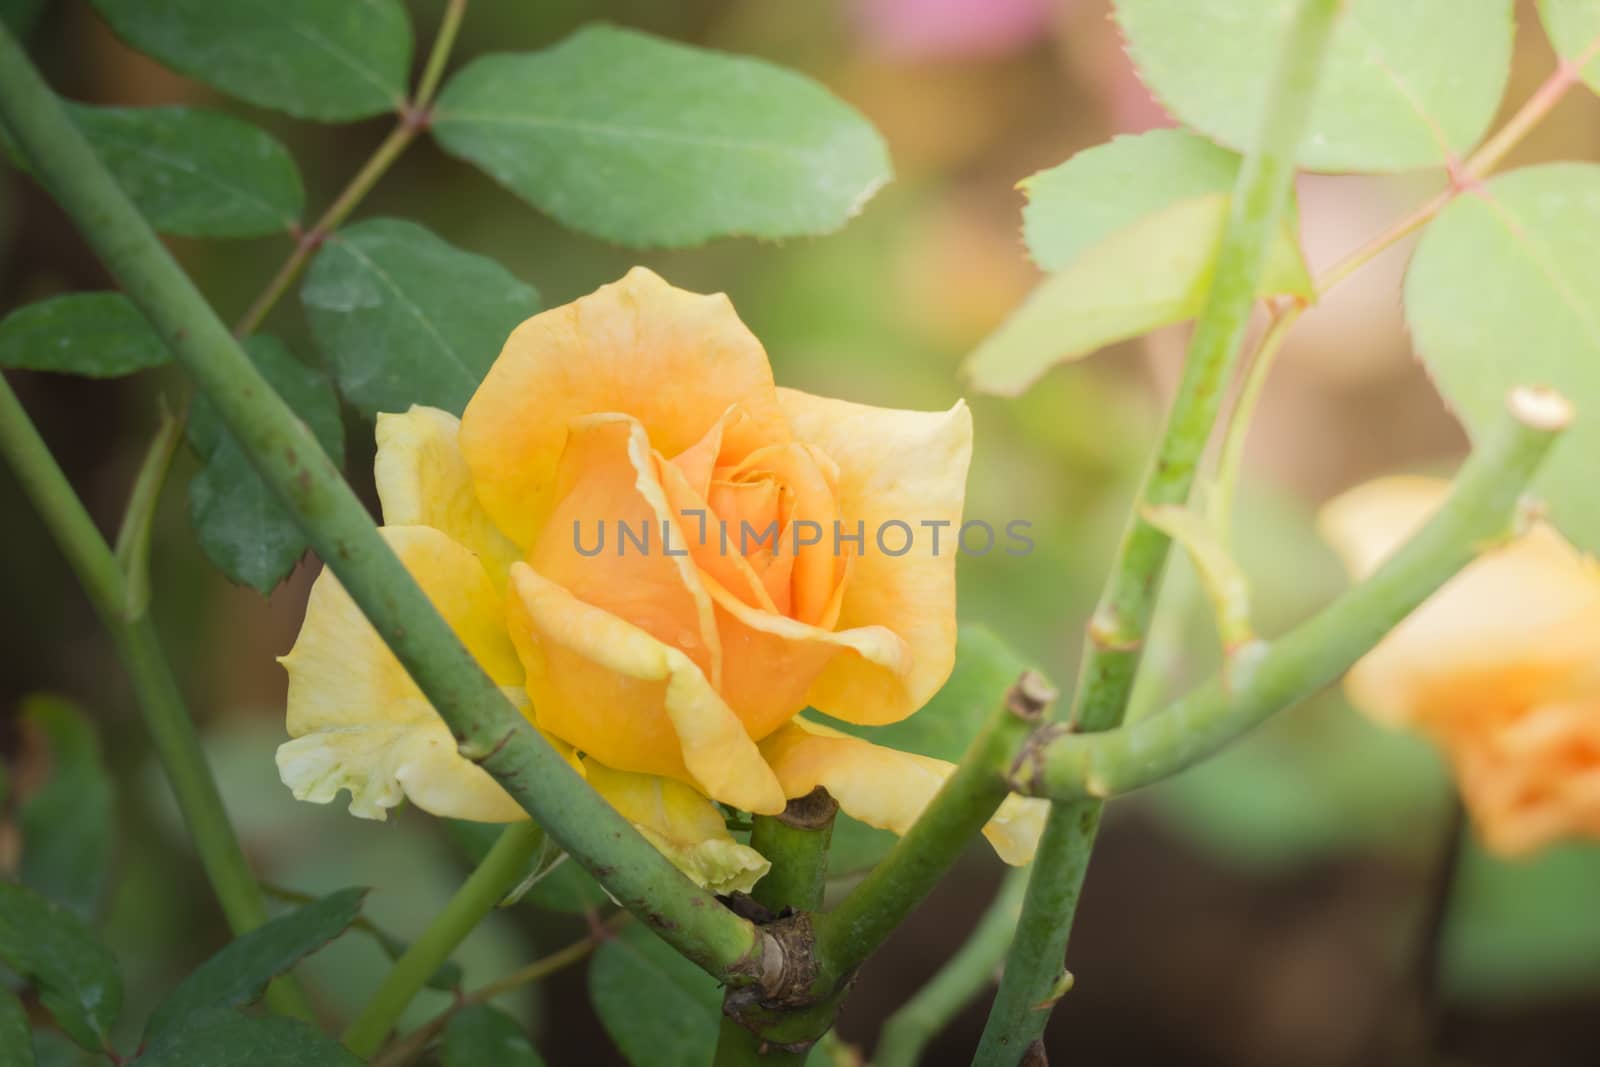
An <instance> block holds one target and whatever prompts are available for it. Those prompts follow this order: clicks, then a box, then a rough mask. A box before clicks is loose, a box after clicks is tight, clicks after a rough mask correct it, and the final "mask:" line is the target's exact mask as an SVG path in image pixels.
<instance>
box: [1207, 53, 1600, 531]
mask: <svg viewBox="0 0 1600 1067" xmlns="http://www.w3.org/2000/svg"><path fill="white" fill-rule="evenodd" d="M1596 55H1600V37H1596V38H1594V39H1593V40H1591V41H1590V42H1589V43H1588V45H1587V46H1585V47H1584V49H1583V51H1582V52H1580V53H1579V54H1578V55H1577V56H1575V57H1574V58H1572V59H1570V60H1563V61H1561V62H1559V63H1557V64H1556V69H1555V70H1553V71H1551V72H1550V76H1549V77H1547V78H1546V79H1545V80H1544V82H1543V83H1542V84H1541V85H1540V86H1539V88H1538V89H1536V90H1535V91H1534V93H1533V95H1532V96H1530V97H1528V99H1527V100H1526V101H1524V102H1523V104H1522V106H1521V107H1519V108H1518V109H1517V110H1516V112H1515V113H1514V114H1513V115H1512V116H1511V117H1510V118H1509V119H1507V120H1506V123H1505V125H1504V126H1502V127H1500V129H1499V130H1498V131H1496V133H1495V135H1494V136H1493V137H1491V138H1489V139H1488V140H1487V141H1485V142H1484V143H1483V144H1482V145H1481V146H1479V148H1478V150H1477V151H1476V152H1474V153H1472V155H1471V157H1469V158H1468V159H1467V160H1466V162H1464V163H1463V164H1461V167H1460V169H1459V175H1460V176H1461V177H1463V178H1465V179H1467V180H1465V181H1462V180H1460V179H1459V178H1458V180H1457V181H1456V182H1454V183H1453V184H1452V185H1451V187H1450V188H1447V189H1445V190H1444V191H1443V192H1441V193H1439V194H1437V195H1435V196H1433V197H1430V198H1429V199H1428V201H1427V202H1426V203H1425V204H1423V205H1422V206H1421V207H1419V208H1417V209H1416V210H1415V211H1413V212H1411V213H1410V214H1409V215H1406V216H1405V217H1404V218H1402V219H1400V220H1399V221H1398V222H1396V223H1394V224H1393V225H1392V226H1390V227H1389V228H1388V229H1386V230H1384V231H1383V232H1382V233H1380V234H1378V235H1377V236H1376V237H1374V238H1372V239H1371V240H1369V241H1367V242H1366V243H1365V244H1363V245H1362V246H1361V247H1360V248H1358V249H1356V250H1355V251H1354V252H1351V253H1350V254H1349V255H1347V256H1345V257H1344V258H1343V259H1341V260H1339V262H1337V263H1335V264H1334V265H1333V266H1331V267H1329V268H1328V269H1327V270H1326V271H1324V272H1323V273H1322V274H1320V275H1319V276H1318V277H1317V284H1316V292H1317V300H1318V301H1320V300H1321V299H1322V298H1323V297H1324V296H1326V295H1327V294H1328V293H1329V292H1330V291H1331V290H1333V289H1334V288H1335V287H1336V286H1338V285H1339V284H1340V283H1341V282H1343V281H1344V280H1345V279H1347V278H1349V277H1350V276H1351V275H1353V274H1355V273H1356V271H1358V270H1360V269H1361V268H1362V267H1364V266H1366V265H1367V264H1368V263H1370V262H1372V260H1373V259H1375V258H1377V256H1378V255H1379V254H1380V253H1382V252H1384V251H1386V250H1388V249H1389V248H1391V247H1393V246H1394V245H1395V244H1396V243H1397V242H1399V241H1400V240H1401V239H1403V238H1405V237H1407V236H1409V235H1411V234H1413V233H1415V232H1416V231H1418V230H1420V229H1422V227H1424V226H1426V225H1427V224H1428V223H1430V222H1432V221H1433V220H1434V217H1435V216H1437V215H1438V214H1439V212H1441V211H1443V210H1444V209H1445V208H1446V207H1448V206H1449V205H1450V204H1451V202H1453V201H1454V200H1455V198H1456V197H1458V196H1460V195H1461V193H1462V192H1464V191H1466V190H1468V189H1470V188H1471V187H1472V183H1473V182H1476V181H1481V180H1482V179H1483V178H1485V177H1487V176H1488V175H1489V174H1490V172H1492V171H1493V170H1494V169H1495V167H1496V166H1498V165H1499V164H1500V163H1501V162H1502V161H1503V160H1504V159H1505V157H1506V155H1507V154H1508V153H1510V151H1511V150H1512V149H1513V148H1515V147H1516V146H1517V145H1518V144H1521V143H1522V140H1523V138H1525V137H1527V136H1528V134H1529V133H1531V132H1532V131H1533V130H1534V129H1535V128H1537V127H1538V125H1539V124H1540V123H1541V122H1543V121H1544V120H1545V119H1546V118H1547V117H1548V116H1549V114H1550V112H1551V110H1553V109H1554V108H1555V106H1556V104H1558V103H1560V102H1561V99H1562V97H1564V96H1566V94H1567V90H1569V89H1571V88H1572V86H1573V85H1575V84H1576V83H1577V82H1578V81H1579V79H1580V77H1581V73H1582V71H1583V68H1584V67H1585V66H1586V65H1587V64H1588V63H1589V61H1590V60H1592V59H1594V57H1595V56H1596ZM1307 307H1308V305H1306V304H1303V303H1294V304H1289V305H1287V306H1284V307H1281V308H1279V309H1278V311H1277V312H1276V314H1274V316H1273V319H1272V322H1271V324H1270V325H1269V326H1268V328H1267V330H1266V332H1265V333H1263V334H1262V337H1261V341H1260V343H1259V347H1258V348H1257V351H1256V356H1255V359H1254V360H1252V361H1251V364H1250V369H1249V372H1248V374H1247V376H1246V378H1245V383H1244V388H1243V390H1242V391H1241V392H1240V394H1239V399H1238V401H1237V402H1236V403H1235V404H1234V408H1233V412H1232V414H1230V415H1229V417H1228V429H1227V436H1226V438H1225V439H1224V442H1223V447H1222V454H1221V458H1220V459H1219V461H1218V463H1217V493H1216V496H1215V497H1213V499H1212V501H1211V508H1210V509H1209V515H1210V518H1211V521H1212V523H1213V524H1214V525H1216V527H1217V529H1218V530H1220V531H1222V537H1223V540H1224V541H1226V540H1227V536H1228V533H1227V532H1228V526H1229V524H1230V522H1231V521H1232V513H1233V500H1234V496H1235V494H1236V492H1237V489H1238V484H1239V472H1240V469H1241V468H1242V467H1243V465H1244V445H1245V438H1246V437H1247V436H1248V435H1249V433H1250V426H1251V424H1252V423H1253V422H1254V421H1255V411H1256V407H1257V404H1258V402H1259V401H1260V399H1261V392H1262V389H1263V388H1264V387H1265V385H1266V381H1267V377H1268V376H1269V375H1270V374H1271V372H1272V366H1273V363H1274V362H1275V361H1276V359H1277V355H1278V351H1279V350H1280V349H1281V348H1282V346H1283V342H1284V341H1285V340H1286V339H1287V338H1288V335H1289V331H1290V330H1291V329H1293V327H1294V324H1295V323H1296V322H1297V321H1299V319H1300V316H1301V315H1303V314H1305V312H1306V310H1307Z"/></svg>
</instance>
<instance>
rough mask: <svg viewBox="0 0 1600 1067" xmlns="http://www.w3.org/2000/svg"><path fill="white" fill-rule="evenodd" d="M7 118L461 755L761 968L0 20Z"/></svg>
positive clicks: (641, 910) (689, 938) (716, 955)
mask: <svg viewBox="0 0 1600 1067" xmlns="http://www.w3.org/2000/svg"><path fill="white" fill-rule="evenodd" d="M0 119H3V120H4V122H5V124H6V126H8V127H9V128H10V131H11V133H12V134H13V136H14V137H15V139H16V141H17V143H18V144H19V145H20V146H21V148H22V150H23V152H24V153H25V154H26V156H27V157H28V159H29V161H30V162H31V163H32V164H33V170H34V173H35V174H37V175H39V177H40V179H41V181H42V182H43V183H44V185H45V186H46V188H48V189H49V190H50V191H51V192H52V193H53V194H54V195H55V197H56V199H57V200H58V201H59V202H60V204H61V205H62V207H63V208H64V209H65V210H66V212H67V214H68V215H69V216H70V217H71V218H72V219H73V221H74V222H75V223H76V224H77V226H78V227H79V229H80V230H81V231H82V233H83V235H84V236H85V238H87V240H88V241H89V243H90V244H91V245H92V246H93V247H94V249H95V251H96V252H97V253H99V255H100V257H101V258H102V260H103V261H104V262H105V264H106V266H107V267H108V268H109V270H110V271H111V274H112V275H113V276H114V277H115V278H116V279H117V281H118V282H119V283H120V284H121V285H122V287H123V289H124V290H125V291H126V292H127V294H128V296H129V297H130V298H131V299H132V300H133V302H134V303H135V304H136V305H137V306H138V307H139V308H140V310H141V311H143V312H144V314H145V316H146V317H147V318H148V319H149V320H150V322H151V324H152V325H153V326H154V327H155V329H156V330H157V331H158V332H159V333H160V334H161V336H162V337H163V338H164V339H165V340H166V342H167V344H168V346H169V347H170V348H171V349H172V351H173V354H174V355H175V356H176V357H177V359H178V362H179V364H180V365H181V366H182V367H183V368H184V369H185V370H186V371H187V372H188V374H189V376H190V377H191V378H192V379H193V381H194V383H195V385H196V387H197V388H198V389H200V391H201V392H203V393H205V394H206V396H207V398H208V399H209V400H210V401H211V402H212V404H213V405H215V407H216V409H217V411H218V413H219V414H220V415H221V417H222V419H223V421H224V422H225V423H226V424H227V426H228V429H229V431H230V432H231V433H232V434H233V436H234V438H235V440H237V441H238V442H239V444H240V445H241V447H243V449H244V450H245V453H246V455H247V456H248V457H249V458H250V460H251V462H252V463H253V464H254V465H255V466H256V469H257V470H258V471H259V472H260V473H261V476H262V477H263V479H265V481H266V482H267V484H268V485H270V486H271V487H272V488H273V490H274V491H275V492H276V493H277V494H278V496H279V497H280V499H281V500H282V501H283V502H284V504H285V506H286V507H287V508H288V510H289V512H290V513H291V514H292V515H293V516H294V517H295V520H296V522H297V523H298V524H299V526H300V528H301V529H302V530H303V531H304V533H305V534H306V537H307V539H308V540H309V541H310V542H311V545H312V547H313V548H315V549H316V551H317V554H318V555H319V556H321V557H322V559H323V561H324V562H325V563H326V564H327V565H328V566H329V567H330V568H331V569H332V570H333V572H334V573H335V574H336V575H338V577H339V580H340V582H341V583H342V584H343V585H344V587H345V589H346V590H348V591H349V593H350V595H351V596H352V597H353V598H354V599H355V602H356V603H357V604H358V605H359V606H360V607H361V609H362V611H363V612H364V613H365V614H366V616H367V618H368V619H369V620H371V622H372V624H373V626H374V627H375V628H376V629H377V631H378V633H379V634H380V635H381V636H382V637H383V640H384V641H385V642H386V643H387V644H388V646H389V648H390V649H391V650H392V651H393V652H394V654H395V656H396V658H398V659H399V661H400V662H401V664H402V665H404V667H405V668H406V670H407V672H409V673H410V675H411V677H412V678H413V679H414V680H415V681H416V682H417V684H418V686H419V687H420V688H421V689H422V691H423V693H424V694H426V695H427V697H428V699H429V701H430V702H431V703H432V705H433V707H434V708H435V709H437V710H438V712H439V714H440V716H441V717H442V718H443V719H444V721H445V722H446V723H447V724H448V725H449V726H450V728H451V730H452V732H453V733H454V734H455V737H456V739H457V742H458V745H459V748H460V751H461V753H462V754H463V755H464V756H466V757H467V758H469V759H472V760H473V761H475V762H477V763H479V764H481V765H482V766H483V767H484V768H485V769H486V770H487V771H488V772H489V773H490V774H492V775H493V776H494V777H495V778H496V779H497V780H498V781H499V782H500V784H501V785H502V786H504V787H505V788H506V790H507V792H509V793H510V794H511V796H513V797H515V798H516V800H517V801H518V803H520V804H521V805H522V806H523V807H524V808H525V809H526V810H527V811H528V812H529V813H530V814H532V815H533V816H534V818H535V819H536V820H537V821H538V822H539V823H540V824H541V825H542V826H544V828H545V829H546V830H547V831H548V832H549V834H550V836H551V837H552V838H554V839H555V841H556V842H557V843H558V844H560V845H561V847H562V848H564V849H566V850H567V851H568V852H570V853H572V855H573V856H575V857H577V858H578V860H579V862H580V863H582V864H583V865H584V867H586V868H587V869H588V870H589V872H590V873H591V874H593V875H594V876H595V877H596V878H597V879H599V881H600V882H601V883H602V884H603V885H605V886H606V888H607V889H608V890H609V891H610V892H611V894H612V895H613V896H614V897H616V899H617V900H618V901H619V902H620V903H622V904H623V905H624V906H625V907H627V908H628V909H629V910H631V911H633V912H634V913H635V914H637V915H639V916H640V917H641V918H643V919H644V920H645V921H646V922H649V923H650V924H651V925H652V926H653V927H655V928H656V929H657V931H658V932H659V933H660V934H661V936H662V937H663V938H665V939H666V940H667V941H668V942H670V943H671V944H673V945H674V946H675V947H677V948H678V949H679V951H681V952H682V953H683V954H684V955H685V956H687V957H688V958H689V959H691V960H693V961H694V962H695V963H697V964H699V965H700V966H702V967H704V968H706V969H707V970H708V971H710V972H712V973H713V974H716V975H718V976H719V977H722V978H724V979H725V980H727V981H729V982H730V983H731V984H736V985H737V984H744V983H750V982H753V981H755V980H756V975H758V974H759V972H760V968H759V965H758V962H759V961H758V960H757V959H756V957H757V955H758V954H759V952H760V942H758V940H757V938H756V932H755V929H754V927H753V926H752V925H751V924H750V923H749V922H747V921H745V920H744V919H741V918H739V917H738V916H736V915H734V914H733V913H732V912H730V911H728V910H727V909H726V908H724V907H722V906H721V904H719V903H718V902H717V899H716V898H715V897H714V896H712V895H711V894H710V893H707V892H706V891H705V890H703V889H701V888H699V887H698V886H696V885H694V883H692V882H690V881H689V880H688V879H687V878H685V877H684V876H683V874H682V873H680V872H679V871H678V870H677V868H675V867H673V866H672V864H671V862H669V861H668V860H667V859H666V857H664V856H662V855H661V853H659V852H657V851H656V850H655V849H654V848H652V847H651V846H650V845H649V843H648V842H646V841H645V840H644V838H642V837H640V836H639V834H638V832H637V831H636V830H634V828H633V827H632V826H631V825H630V824H629V823H628V821H627V820H626V819H624V818H623V817H622V816H621V815H619V814H618V813H617V811H616V809H614V808H612V807H611V806H610V805H609V804H607V803H606V802H605V801H604V800H602V799H601V798H600V796H599V795H598V794H596V793H595V792H594V790H593V789H591V788H589V787H588V786H587V784H585V783H584V781H583V780H582V779H581V778H579V777H578V775H577V773H576V772H575V771H574V770H573V769H572V767H571V766H569V765H568V763H567V761H566V760H565V759H564V758H562V756H561V755H560V754H559V753H557V752H556V751H555V749H553V748H552V747H551V746H550V744H549V743H548V742H546V741H545V740H544V738H543V737H541V736H540V735H539V733H538V731H536V730H535V729H533V727H532V725H531V724H530V723H529V722H528V721H527V719H525V718H524V717H523V716H522V714H521V713H520V712H518V711H517V709H516V708H515V707H514V706H513V705H512V704H511V703H510V702H509V701H508V700H507V699H506V697H505V696H504V695H503V694H502V693H501V692H500V690H499V689H498V688H497V687H496V686H495V685H494V683H493V682H492V681H491V680H490V679H489V677H488V676H487V675H486V674H485V673H484V672H483V669H482V668H481V667H480V666H479V665H478V664H477V662H476V661H475V660H474V659H473V658H472V655H471V654H470V653H469V652H468V651H467V650H466V648H465V647H464V646H463V645H462V644H461V641H460V640H459V639H458V638H457V637H456V635H455V634H454V633H453V632H452V631H451V629H450V627H449V626H448V625H447V624H446V623H445V621H444V620H443V619H442V618H441V617H440V616H439V613H438V612H437V611H435V610H434V607H433V605H432V603H431V602H430V601H429V600H428V598H427V596H426V595H425V594H424V593H423V592H422V590H421V589H420V588H419V587H418V586H417V583H416V581H415V580H414V579H413V578H412V577H411V575H410V574H409V573H408V572H407V571H406V569H405V567H404V566H403V565H402V564H401V563H400V561H399V560H398V559H397V558H396V557H395V555H394V553H393V552H391V551H390V550H389V547H388V545H387V544H385V542H384V540H383V538H382V537H381V536H379V534H378V531H377V527H376V526H374V525H373V522H372V518H371V516H369V515H368V514H367V511H366V509H365V508H364V507H363V506H362V504H361V501H360V500H359V499H357V497H356V495H355V494H354V493H353V492H352V491H351V489H350V487H349V486H348V485H346V484H345V482H344V479H343V478H342V477H341V476H340V474H339V471H338V468H337V467H335V466H334V464H333V462H332V461H331V460H329V459H328V456H327V454H326V453H324V452H323V451H322V448H321V446H320V445H318V443H317V441H316V438H315V437H314V436H312V434H311V431H310V430H309V429H308V428H307V427H306V426H305V424H304V423H302V422H301V421H300V420H299V419H298V418H296V417H295V415H294V413H293V412H292V411H291V410H290V409H289V408H288V406H287V405H285V404H284V402H283V400H282V399H281V398H280V397H279V396H278V395H277V394H276V393H275V392H274V391H273V389H272V387H271V386H270V385H269V384H268V383H267V381H266V379H264V378H262V377H261V375H260V373H259V372H258V371H257V370H256V369H255V367H254V365H253V364H252V363H251V362H250V359H249V357H247V356H246V355H245V353H244V351H243V349H241V348H240V347H239V344H238V342H237V341H236V340H235V339H234V338H233V336H232V335H231V334H230V333H229V332H228V329H227V328H226V327H225V326H223V324H222V323H221V322H220V321H219V320H218V319H217V316H216V314H215V313H214V312H213V311H212V310H211V308H210V307H209V306H208V305H207V304H206V302H205V299H204V298H203V297H202V296H201V295H200V293H199V291H198V290H196V289H195V287H194V284H193V283H192V282H191V281H190V280H189V278H188V277H187V276H186V275H185V274H184V273H183V271H182V269H181V268H179V266H178V264H177V263H176V262H175V261H174V260H173V259H172V256H171V255H170V254H169V253H168V252H167V249H166V247H165V246H164V245H162V243H161V241H160V239H159V238H157V237H156V235H155V233H154V232H153V231H152V230H151V229H150V227H149V225H148V224H147V223H146V222H145V221H144V219H143V218H142V217H141V216H140V215H139V213H138V211H137V210H136V209H135V208H134V206H133V205H132V204H131V203H130V202H129V201H128V198H127V196H126V195H125V194H124V193H123V192H122V190H121V188H120V187H119V186H118V185H117V183H116V181H115V180H114V179H113V178H112V177H111V175H110V174H109V173H108V172H107V171H106V169H105V166H104V164H102V163H101V161H100V160H99V158H98V157H97V156H96V155H95V153H94V150H93V149H91V148H90V147H89V145H88V143H87V142H86V141H84V139H83V137H82V135H81V134H79V133H78V131H77V128H76V126H75V125H74V124H73V123H72V122H71V121H70V120H69V119H68V118H67V116H66V114H65V113H64V111H63V110H62V107H61V104H60V101H59V100H57V98H56V96H55V94H54V93H52V92H51V91H50V88H49V87H48V86H47V85H46V84H45V83H44V81H43V80H42V79H41V78H40V77H39V73H38V71H37V70H36V69H35V68H34V66H33V63H32V62H31V61H30V60H29V59H28V57H27V55H26V54H25V53H24V52H23V50H22V48H21V47H20V46H19V45H18V44H17V41H16V39H15V37H13V36H12V35H11V33H10V31H9V30H7V29H5V28H4V27H3V26H0Z"/></svg>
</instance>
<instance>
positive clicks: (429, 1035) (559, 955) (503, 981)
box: [372, 911, 632, 1067]
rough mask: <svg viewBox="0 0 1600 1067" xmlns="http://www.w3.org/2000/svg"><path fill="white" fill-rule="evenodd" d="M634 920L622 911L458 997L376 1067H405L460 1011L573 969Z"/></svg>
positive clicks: (392, 1048) (391, 1049)
mask: <svg viewBox="0 0 1600 1067" xmlns="http://www.w3.org/2000/svg"><path fill="white" fill-rule="evenodd" d="M631 918H632V916H631V915H629V914H628V913H627V912H625V911H619V912H617V913H616V914H614V915H612V916H611V917H610V918H609V919H607V920H606V921H605V922H603V923H601V924H599V925H598V926H597V927H595V929H594V930H592V931H591V932H590V933H589V936H587V937H585V938H583V939H582V940H581V941H574V942H573V943H572V944H570V945H567V946H566V947H565V948H559V949H556V950H555V951H554V952H552V953H550V955H548V956H541V957H540V958H539V959H536V960H534V961H533V962H532V963H530V964H528V965H527V966H526V967H523V968H521V969H519V970H515V971H512V972H511V973H510V974H508V975H506V976H505V977H503V978H498V979H496V980H495V981H493V982H490V983H489V984H488V985H486V986H483V987H482V988H480V989H475V990H473V991H472V992H471V993H468V994H467V995H466V996H463V997H460V998H458V999H457V1000H456V1001H455V1003H453V1004H451V1005H450V1006H449V1007H448V1008H446V1009H445V1010H444V1011H442V1012H440V1013H439V1014H438V1015H435V1016H434V1017H433V1018H432V1019H429V1020H428V1021H427V1022H425V1023H423V1024H422V1025H421V1026H419V1027H417V1028H416V1029H415V1030H413V1031H411V1032H410V1033H408V1034H407V1035H406V1036H405V1037H403V1038H401V1039H400V1040H399V1041H396V1042H395V1043H394V1044H393V1045H391V1046H389V1047H388V1048H386V1049H384V1051H383V1055H382V1056H379V1057H378V1058H377V1059H375V1060H373V1061H372V1063H373V1065H374V1067H403V1065H404V1064H408V1063H410V1062H411V1061H412V1060H414V1059H416V1058H417V1057H418V1056H419V1055H421V1054H422V1050H423V1049H425V1048H426V1047H427V1046H428V1044H429V1042H431V1041H432V1040H433V1039H434V1038H436V1037H438V1036H439V1034H440V1033H442V1032H443V1031H444V1028H445V1027H446V1026H448V1025H449V1024H450V1020H451V1019H452V1018H453V1017H454V1016H455V1014H456V1012H458V1011H460V1010H461V1009H462V1008H465V1007H469V1006H470V1005H473V1004H483V1003H486V1002H488V1001H490V1000H493V999H494V998H495V997H498V996H500V995H501V994H502V993H507V992H510V991H511V990H513V989H518V988H521V987H522V986H525V985H530V984H532V983H534V982H539V981H543V980H544V979H546V978H548V977H550V976H551V975H552V974H555V973H556V972H558V971H561V970H564V969H565V968H567V967H570V966H572V965H573V964H574V963H577V962H579V961H580V960H582V959H584V958H585V957H587V956H588V955H589V954H590V953H592V952H593V951H594V950H595V948H596V947H598V946H599V945H600V943H601V942H602V941H604V940H606V939H607V938H609V937H610V936H611V935H612V933H613V932H614V931H615V930H616V929H617V928H618V927H620V926H621V925H623V924H624V923H626V922H628V921H629V920H630V919H631Z"/></svg>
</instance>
